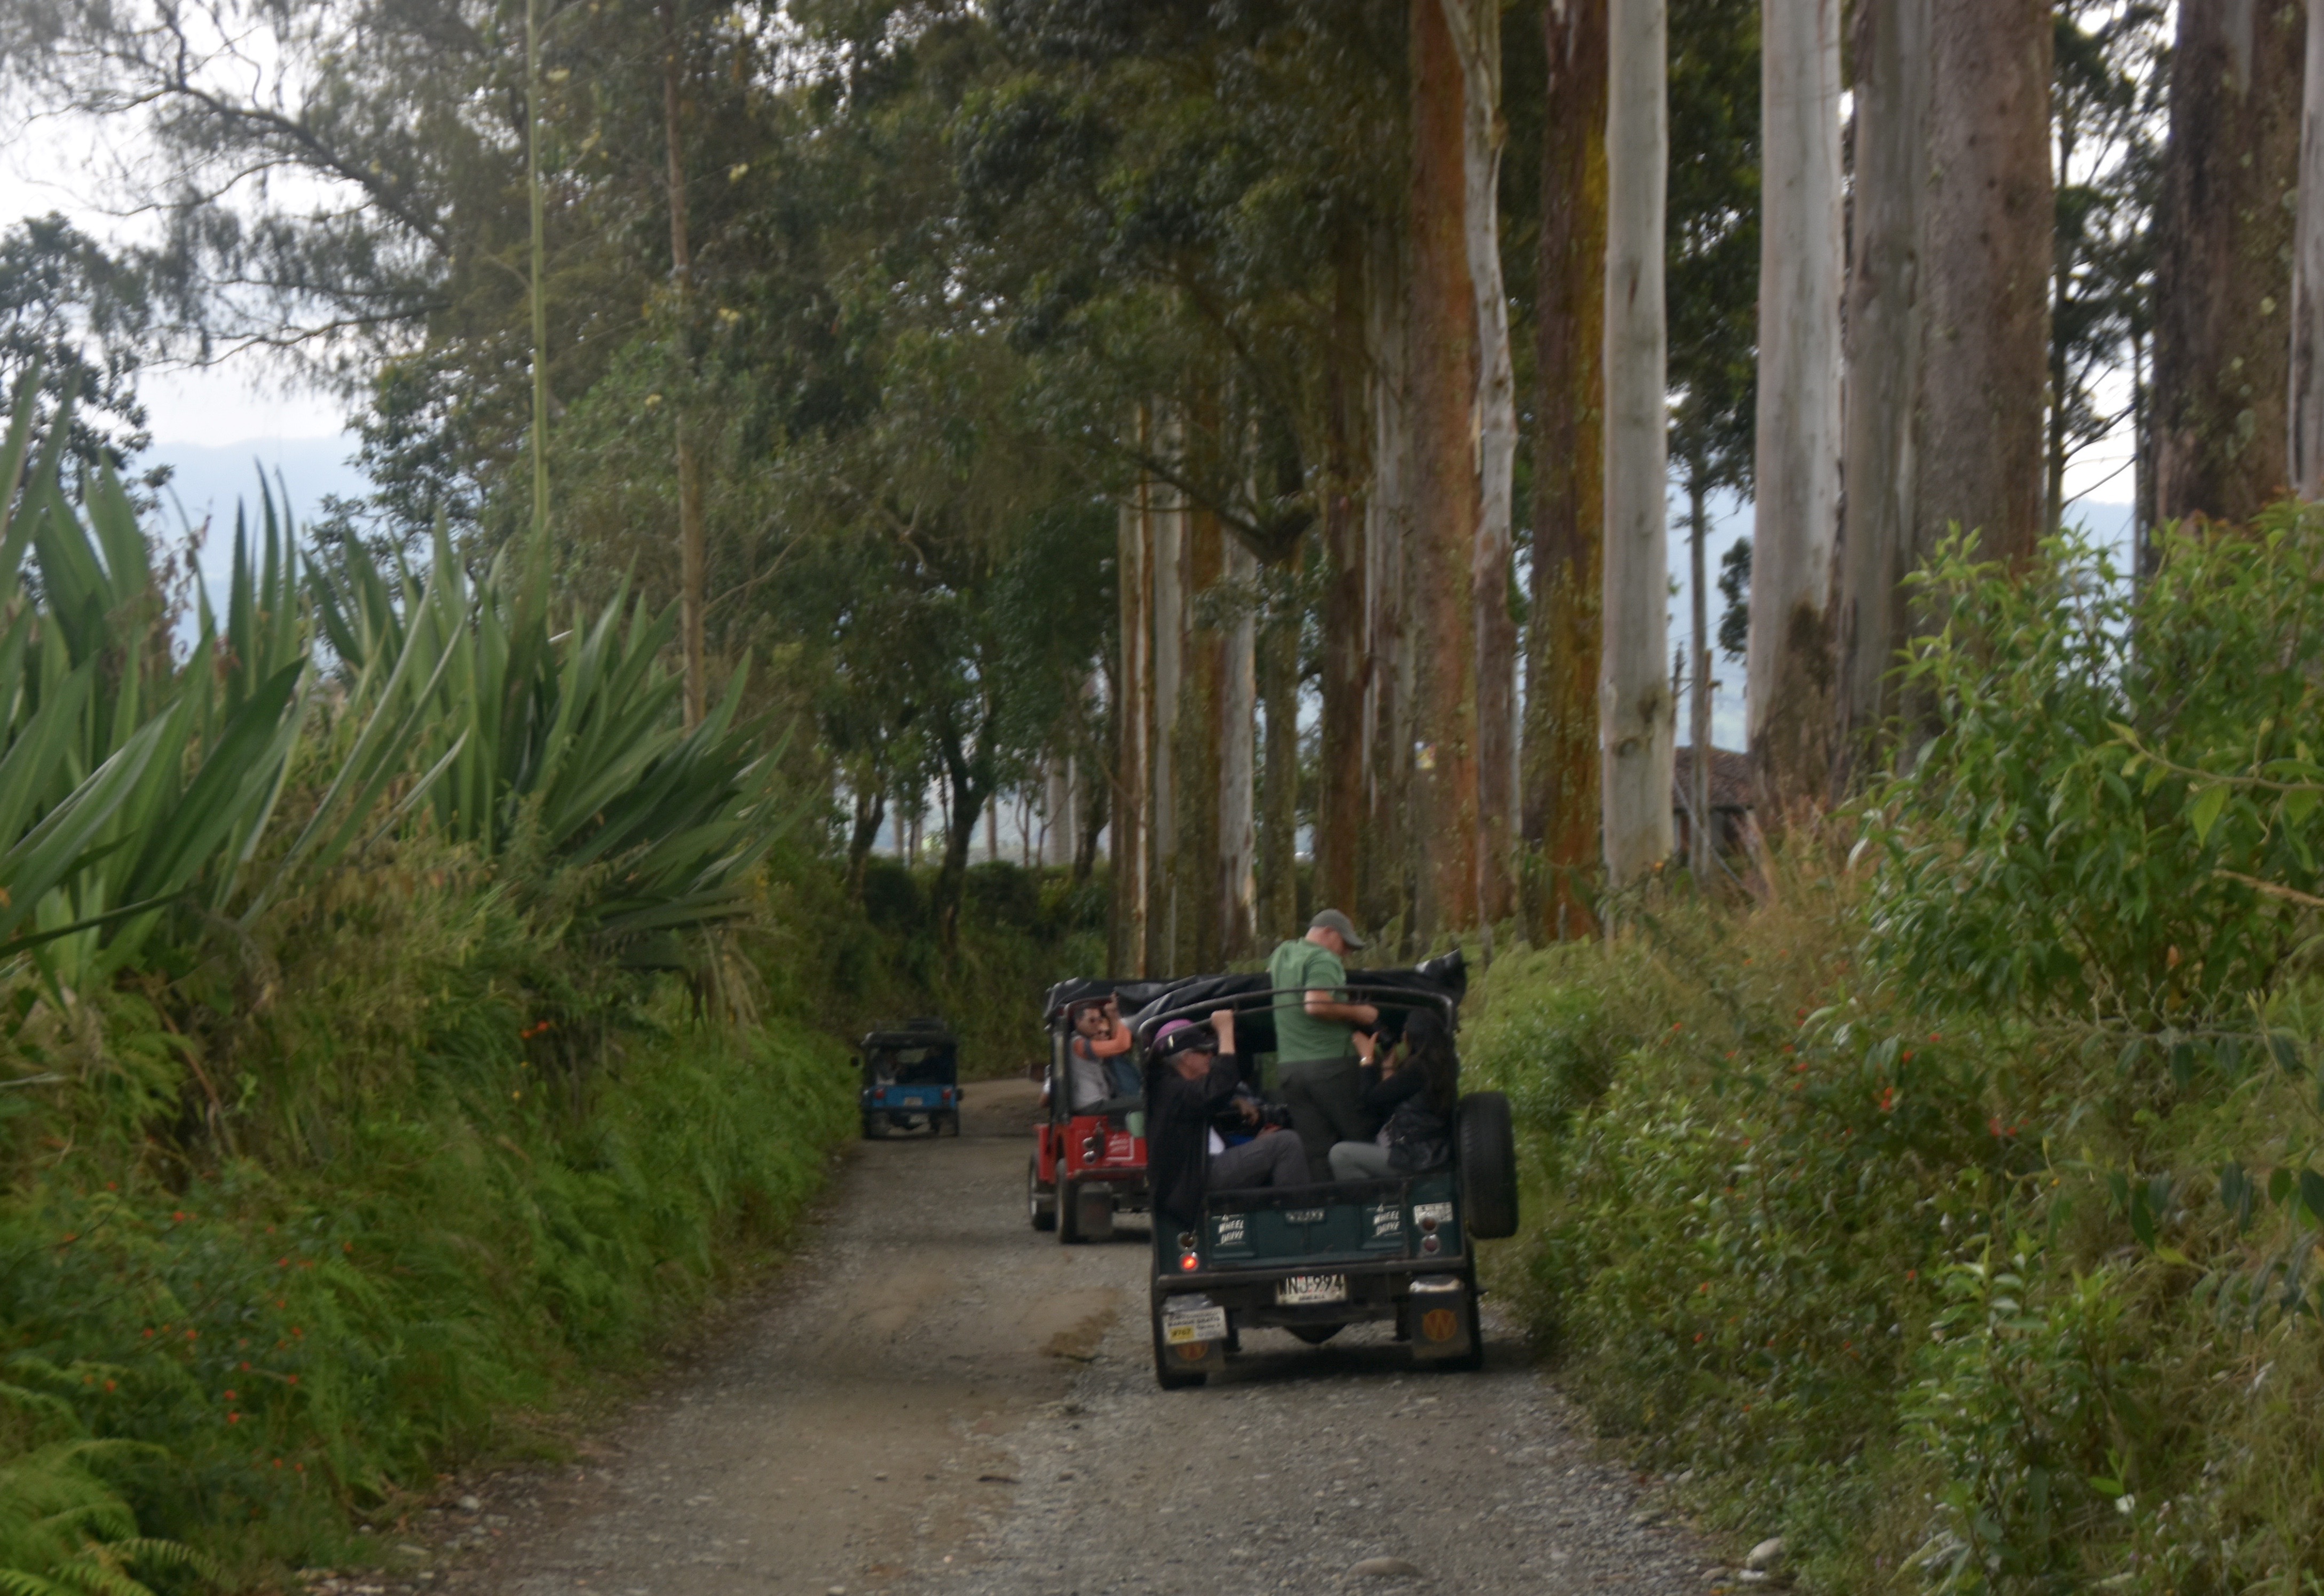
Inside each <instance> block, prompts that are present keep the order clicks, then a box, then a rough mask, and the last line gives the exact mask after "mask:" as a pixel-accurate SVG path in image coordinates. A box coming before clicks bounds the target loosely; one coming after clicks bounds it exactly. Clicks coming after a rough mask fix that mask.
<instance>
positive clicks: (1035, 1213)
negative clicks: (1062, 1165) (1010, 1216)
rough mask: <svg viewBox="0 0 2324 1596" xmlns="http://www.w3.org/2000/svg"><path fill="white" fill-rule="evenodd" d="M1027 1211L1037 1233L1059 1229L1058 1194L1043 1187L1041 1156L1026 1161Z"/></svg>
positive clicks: (1037, 1155)
mask: <svg viewBox="0 0 2324 1596" xmlns="http://www.w3.org/2000/svg"><path fill="white" fill-rule="evenodd" d="M1025 1209H1026V1213H1027V1214H1028V1216H1029V1217H1030V1218H1031V1219H1032V1221H1033V1228H1034V1229H1035V1230H1037V1231H1054V1230H1056V1228H1057V1194H1056V1193H1055V1192H1053V1191H1048V1190H1047V1189H1045V1188H1044V1187H1043V1186H1042V1185H1041V1156H1040V1155H1039V1154H1038V1153H1036V1154H1034V1155H1033V1156H1032V1157H1031V1158H1028V1159H1026V1160H1025Z"/></svg>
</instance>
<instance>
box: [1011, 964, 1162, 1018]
mask: <svg viewBox="0 0 2324 1596" xmlns="http://www.w3.org/2000/svg"><path fill="white" fill-rule="evenodd" d="M1170 985H1171V983H1169V982H1167V981H1147V980H1143V979H1140V980H1136V981H1130V980H1118V979H1116V978H1115V977H1113V976H1111V975H1076V976H1074V977H1073V978H1072V979H1071V980H1069V981H1060V982H1059V983H1057V984H1056V985H1055V986H1053V987H1051V988H1050V989H1049V992H1048V996H1047V997H1046V998H1045V999H1043V1000H1042V1003H1041V1014H1042V1017H1043V1018H1044V1019H1046V1020H1047V1021H1048V1022H1049V1023H1050V1024H1052V1025H1055V1024H1056V1022H1057V1021H1058V1020H1059V1019H1063V1018H1064V1017H1065V1010H1067V1009H1068V1008H1070V1007H1072V1006H1073V1005H1074V1004H1075V1003H1085V1002H1088V1001H1090V1000H1091V999H1093V998H1119V999H1120V1001H1121V1011H1122V1012H1123V1013H1124V1014H1130V1013H1134V1012H1136V1011H1137V1010H1139V1009H1142V1008H1144V1007H1145V1006H1146V1004H1147V1003H1148V1002H1149V1001H1152V1000H1153V999H1154V998H1155V997H1156V996H1157V995H1158V994H1159V993H1161V992H1166V991H1167V990H1168V989H1169V987H1170Z"/></svg>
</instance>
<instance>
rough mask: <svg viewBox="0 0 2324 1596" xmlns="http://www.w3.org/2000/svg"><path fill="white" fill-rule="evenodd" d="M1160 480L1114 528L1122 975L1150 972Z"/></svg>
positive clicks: (1143, 479) (1116, 851) (1117, 908)
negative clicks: (1148, 927)
mask: <svg viewBox="0 0 2324 1596" xmlns="http://www.w3.org/2000/svg"><path fill="white" fill-rule="evenodd" d="M1135 426H1136V430H1137V437H1138V448H1139V454H1140V455H1141V456H1143V455H1145V454H1146V453H1147V452H1148V449H1150V448H1151V447H1152V439H1151V433H1152V429H1153V412H1152V411H1149V410H1148V409H1147V408H1146V407H1145V406H1143V405H1141V406H1139V411H1138V417H1137V420H1136V422H1135ZM1154 520H1155V517H1154V483H1153V479H1152V478H1150V477H1148V475H1146V474H1145V473H1144V472H1142V471H1141V472H1140V473H1139V478H1138V484H1137V486H1136V488H1135V489H1134V490H1133V491H1132V496H1131V498H1130V503H1127V504H1125V505H1123V506H1122V507H1121V511H1120V516H1119V519H1118V520H1117V521H1116V523H1115V528H1114V580H1115V584H1116V586H1117V589H1118V591H1117V595H1116V596H1117V599H1118V602H1119V604H1120V645H1119V646H1120V654H1119V655H1118V656H1117V658H1116V660H1115V664H1114V674H1113V733H1114V759H1113V786H1112V791H1111V803H1110V804H1109V805H1108V807H1109V808H1110V809H1111V812H1112V822H1113V824H1112V827H1111V832H1110V834H1109V841H1110V844H1111V865H1112V874H1113V906H1112V908H1113V913H1112V920H1113V935H1112V937H1111V942H1112V944H1113V946H1112V947H1111V959H1110V961H1109V967H1110V968H1111V972H1112V973H1114V974H1117V975H1123V976H1134V975H1144V974H1145V973H1147V960H1146V915H1147V909H1148V890H1147V872H1148V868H1149V867H1150V865H1151V863H1152V858H1151V855H1150V853H1149V852H1148V840H1147V835H1146V822H1147V816H1148V811H1149V807H1150V805H1151V803H1152V801H1153V786H1152V779H1151V776H1150V774H1149V770H1148V763H1149V760H1150V757H1151V752H1152V749H1153V745H1154V704H1155V699H1154Z"/></svg>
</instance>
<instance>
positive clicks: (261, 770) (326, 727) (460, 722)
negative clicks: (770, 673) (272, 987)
mask: <svg viewBox="0 0 2324 1596" xmlns="http://www.w3.org/2000/svg"><path fill="white" fill-rule="evenodd" d="M26 398H27V396H25V395H23V394H21V393H20V395H19V401H18V403H17V405H16V407H15V411H14V419H13V420H12V422H11V424H10V427H9V430H8V434H7V438H6V441H5V444H0V954H6V953H12V952H13V953H23V952H24V951H26V950H33V951H35V952H36V955H37V956H38V957H39V959H40V960H41V961H42V964H43V966H44V967H45V969H46V970H47V971H48V973H50V975H51V977H52V978H54V979H57V980H59V981H60V982H62V983H66V984H68V985H75V986H85V985H88V984H89V983H97V982H102V981H104V980H106V979H107V978H108V977H110V976H111V975H112V974H114V973H116V972H118V971H121V970H123V969H126V968H130V967H133V966H134V965H135V964H137V963H138V962H139V961H140V960H141V959H142V958H143V956H144V954H145V949H146V947H147V944H148V942H149V940H150V939H151V937H152V936H153V934H154V932H155V931H156V929H157V928H158V927H161V926H162V925H164V924H165V922H166V920H167V918H168V916H169V915H170V914H171V913H172V912H173V911H176V910H179V909H199V910H201V911H203V912H205V913H207V914H209V915H212V916H238V917H239V918H240V919H241V920H242V921H243V922H244V924H245V925H247V924H249V923H251V922H253V921H254V920H255V919H256V918H258V917H259V916H260V915H262V914H263V912H264V911H265V910H266V909H267V907H268V906H269V905H270V904H272V902H274V901H276V900H277V899H279V898H280V896H281V893H282V892H283V891H284V890H286V888H288V887H289V886H290V885H291V884H292V883H293V882H295V881H297V879H298V878H299V877H300V874H301V872H318V871H322V870H327V869H329V868H331V867H332V866H334V865H335V864H337V863H338V862H339V861H340V860H342V859H343V858H344V857H346V855H347V853H348V852H349V850H350V849H353V848H356V847H358V846H359V845H360V844H362V843H363V842H364V840H365V839H366V838H369V837H374V836H377V835H381V834H383V833H384V832H386V831H389V830H391V829H392V828H394V827H397V826H406V825H410V824H414V823H416V822H417V820H418V817H419V816H423V815H424V816H427V819H428V823H429V824H432V825H434V826H436V827H438V829H439V830H440V831H441V832H443V833H445V834H447V835H451V836H454V837H457V838H460V839H463V840H465V841H467V842H469V843H471V844H474V845H475V846H476V847H477V848H478V849H480V850H481V851H483V852H484V853H487V854H488V855H491V856H494V857H504V856H510V855H512V854H513V853H516V852H518V851H519V850H529V851H530V852H529V854H528V856H529V857H537V858H538V859H539V861H540V862H541V863H543V864H544V865H545V866H546V867H548V868H549V869H551V870H553V871H557V872H568V873H567V881H571V882H576V883H578V884H579V890H578V891H577V892H576V893H571V894H567V896H568V898H570V899H577V900H578V901H579V902H580V903H581V904H582V905H583V908H582V909H581V910H580V914H579V918H580V919H581V921H582V922H583V923H582V927H581V928H582V929H584V930H585V931H586V932H587V933H588V934H591V935H594V936H602V937H604V938H607V939H609V940H611V941H613V943H615V944H617V945H619V946H622V948H623V949H624V950H625V951H626V952H627V953H628V954H629V955H630V956H631V957H632V958H633V959H636V960H638V961H640V962H643V963H650V964H665V963H671V962H675V961H676V960H677V959H678V952H679V950H678V947H677V946H676V943H675V941H674V940H673V937H674V934H676V933H678V932H680V931H683V930H685V929H687V928H688V927H700V926H703V925H706V924H709V923H711V922H714V921H715V920H717V919H719V918H723V917H725V916H728V915H732V914H733V913H735V912H737V911H738V910H739V909H740V908H741V907H742V890H743V884H744V879H745V877H746V875H747V873H748V872H749V870H750V868H751V866H752V864H753V863H756V861H757V860H758V859H759V857H760V856H761V854H762V853H764V851H765V850H766V848H767V847H768V846H769V845H770V844H771V842H772V841H773V839H774V837H775V836H776V835H778V833H779V829H780V825H779V820H778V817H777V816H776V814H775V812H774V800H773V796H772V791H771V788H770V779H771V776H772V773H773V770H774V769H775V761H773V760H772V759H771V758H769V757H764V756H762V754H761V751H760V749H759V746H758V743H757V740H756V737H755V735H754V734H753V733H752V732H751V731H750V730H749V729H748V728H745V727H743V726H742V725H740V724H738V719H737V717H738V712H739V708H740V706H741V703H742V696H743V692H744V678H743V676H742V674H740V673H738V675H737V677H736V678H735V680H734V682H733V685H732V686H731V687H730V688H729V690H728V692H727V694H726V697H725V698H724V700H723V701H722V702H721V703H720V705H719V706H718V707H717V710H716V712H715V713H714V714H712V715H708V716H707V717H705V719H704V720H703V721H702V723H701V724H698V725H696V726H694V727H693V728H691V729H688V728H687V727H685V726H683V725H681V724H679V719H678V693H679V681H678V678H677V677H676V676H675V675H674V674H673V673H672V672H671V671H670V670H669V669H667V668H666V666H665V665H664V664H663V663H662V659H663V655H664V653H665V651H666V650H667V649H668V647H669V641H670V637H671V632H672V625H673V623H672V618H671V616H670V615H669V614H668V613H663V614H660V615H651V614H649V613H647V611H646V609H645V608H644V606H643V605H642V604H638V603H635V602H633V601H632V599H631V597H630V595H628V593H627V592H626V591H624V592H623V593H621V594H618V595H615V597H614V599H613V602H611V603H610V604H606V605H605V606H604V608H603V609H602V610H601V611H599V612H598V613H596V614H595V616H594V617H584V618H576V620H575V621H574V623H573V624H571V625H570V626H568V627H567V628H565V629H563V630H561V631H552V629H551V625H550V622H549V605H548V604H546V602H545V601H544V600H543V598H542V597H541V590H542V586H543V585H542V584H541V582H540V580H539V577H538V576H535V577H532V578H531V579H530V580H529V581H528V582H527V583H526V584H525V586H524V588H523V590H522V591H521V592H520V591H516V590H515V589H514V587H513V585H512V584H511V583H510V582H509V581H507V580H506V579H505V578H504V576H503V572H502V570H501V569H500V567H494V568H493V570H492V571H490V572H488V573H487V574H486V575H485V576H484V578H483V579H481V580H477V581H471V580H470V578H469V577H468V575H467V573H466V571H465V570H464V568H463V567H462V566H461V564H460V562H459V561H458V560H457V558H454V556H453V553H452V550H451V549H450V546H449V544H448V543H447V540H445V539H444V538H443V537H442V536H441V535H440V534H439V535H438V540H437V542H436V545H435V549H434V551H433V558H432V560H431V561H430V563H429V566H428V567H427V569H426V571H425V573H424V574H422V573H416V572H414V571H411V570H409V569H401V570H399V571H398V572H397V573H396V579H395V580H394V581H393V582H391V581H390V580H389V579H388V578H387V577H386V576H385V575H384V574H383V572H382V571H381V570H380V569H379V568H378V567H377V566H376V564H375V563H374V562H373V561H372V560H371V559H370V558H368V557H367V556H366V555H365V554H364V551H363V550H362V549H360V547H351V548H350V549H349V550H348V555H347V558H346V561H345V562H344V565H343V568H342V569H340V570H338V571H337V572H334V573H328V574H326V573H323V572H319V571H315V570H306V571H303V572H302V570H301V568H300V558H299V556H298V551H297V539H296V532H295V529H294V528H293V527H292V526H291V524H290V522H289V520H288V518H287V517H284V516H279V515H278V514H277V512H276V507H275V504H274V501H273V499H272V495H270V494H266V493H265V492H264V490H263V484H262V491H261V494H260V503H261V519H260V526H259V528H258V531H257V535H256V536H255V537H254V536H253V535H252V529H251V528H250V527H249V526H248V525H247V524H246V523H245V522H244V521H243V519H242V518H241V517H240V516H237V517H236V522H235V552H234V567H233V573H232V576H231V577H230V578H229V581H228V584H227V591H226V603H225V605H224V608H223V626H221V624H220V612H219V611H218V610H217V609H214V608H213V606H212V604H211V602H210V598H209V595H208V593H207V592H205V591H198V592H197V595H196V619H197V621H198V632H197V635H196V637H195V639H194V641H193V645H192V648H191V650H190V652H189V654H187V655H185V656H184V657H182V658H181V657H180V655H179V654H178V653H177V652H176V650H175V649H174V646H173V642H172V638H171V620H172V617H171V613H170V608H169V605H168V604H167V603H166V602H165V600H164V596H163V595H162V593H161V588H160V586H159V584H158V583H157V582H156V581H155V579H154V575H153V571H152V563H151V560H150V558H149V555H148V549H147V545H146V541H145V538H144V534H143V531H142V530H140V528H139V527H138V524H137V519H136V513H135V511H134V508H133V506H132V505H131V504H130V503H129V500H128V497H127V495H126V494H124V493H123V492H122V490H121V486H120V484H119V483H118V482H116V481H115V479H114V477H113V476H112V475H111V474H110V473H109V472H106V471H102V470H100V471H99V472H97V474H96V475H94V477H92V478H91V479H90V480H88V482H86V483H85V484H83V485H82V493H81V499H80V503H78V504H76V503H74V502H73V500H72V499H71V497H70V496H69V495H68V494H67V493H66V492H65V490H64V484H63V481H62V476H61V472H60V453H59V448H60V439H61V438H62V437H63V436H64V429H63V428H62V427H61V426H58V427H54V428H51V429H50V439H49V442H48V443H47V444H46V445H45V446H43V447H42V449H41V450H39V451H38V452H37V453H35V452H34V451H33V450H32V447H31V438H32V407H31V405H30V404H29V403H28V402H26ZM318 629H319V631H320V632H322V634H323V635H324V636H325V637H327V640H328V642H329V645H330V648H331V650H332V651H333V652H334V653H335V654H336V655H337V666H336V669H337V673H338V681H337V687H338V689H339V691H338V693H337V700H338V702H339V704H340V706H341V712H340V713H338V714H337V715H333V716H330V717H327V718H326V717H324V716H322V715H318V714H317V713H315V711H316V708H317V700H318V697H320V696H321V695H320V693H319V688H320V687H321V685H322V684H323V682H324V679H325V678H324V677H323V675H322V673H321V672H320V671H319V670H318V668H317V666H316V663H315V661H314V660H313V658H312V653H313V644H314V641H315V638H316V634H317V632H318ZM318 728H320V732H319V735H320V736H321V738H322V743H321V744H320V746H319V747H318V754H319V756H320V757H319V758H318V759H317V760H316V761H312V762H313V763H314V764H315V765H316V766H318V768H319V770H320V771H321V775H320V777H319V780H320V783H321V786H320V791H319V792H318V796H317V798H316V801H315V803H314V805H313V806H312V807H311V808H310V809H309V811H308V813H307V815H306V817H305V819H304V820H303V821H302V822H301V824H300V829H299V831H298V833H297V835H295V836H292V837H291V838H289V839H288V841H287V842H282V841H281V839H276V840H277V842H278V843H279V844H280V845H278V846H272V847H267V848H264V849H262V844H263V843H264V842H266V840H267V839H268V836H269V828H270V827H271V826H272V824H273V821H274V818H275V816H276V813H277V811H278V808H279V807H280V801H281V797H282V793H283V789H284V786H285V784H286V783H287V782H288V781H289V780H290V776H291V770H292V768H293V763H294V756H295V755H296V753H297V752H298V750H299V747H300V740H301V739H302V738H304V737H309V736H315V735H318ZM415 773H416V774H415ZM391 795H392V801H391ZM261 853H264V854H265V855H266V860H267V863H266V867H265V869H264V871H263V873H260V872H254V868H253V866H254V861H255V860H257V859H258V858H259V857H260V855H261ZM571 872H581V873H571Z"/></svg>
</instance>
